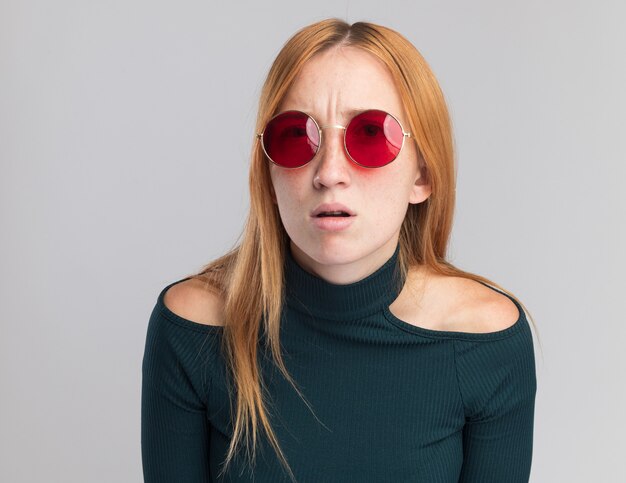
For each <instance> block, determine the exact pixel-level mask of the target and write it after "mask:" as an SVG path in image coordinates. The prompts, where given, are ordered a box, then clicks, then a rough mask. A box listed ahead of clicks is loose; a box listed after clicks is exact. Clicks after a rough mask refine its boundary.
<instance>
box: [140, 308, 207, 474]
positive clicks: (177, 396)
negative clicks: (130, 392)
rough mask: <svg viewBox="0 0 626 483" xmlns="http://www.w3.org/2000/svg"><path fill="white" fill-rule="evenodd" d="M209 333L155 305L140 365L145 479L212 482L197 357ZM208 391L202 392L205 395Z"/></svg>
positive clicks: (203, 381)
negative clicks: (177, 320)
mask: <svg viewBox="0 0 626 483" xmlns="http://www.w3.org/2000/svg"><path fill="white" fill-rule="evenodd" d="M208 335H209V334H207V333H204V334H203V333H201V332H200V331H194V330H192V329H190V328H189V327H183V326H181V325H177V324H176V323H174V322H173V321H172V320H169V319H168V318H167V317H166V315H165V314H164V313H163V311H162V309H161V308H160V307H159V305H158V304H157V306H156V307H155V308H154V310H153V312H152V315H151V317H150V320H149V323H148V329H147V336H146V344H145V351H144V356H143V363H142V390H141V453H142V463H143V475H144V481H145V482H146V483H166V482H167V483H174V482H186V483H204V482H208V481H210V472H209V434H210V433H209V429H210V426H209V422H208V418H207V407H206V394H207V390H206V387H207V386H208V382H207V379H208V378H206V377H202V376H201V371H200V370H199V367H200V366H199V365H198V364H199V361H200V360H201V359H202V358H201V357H197V356H198V354H199V351H200V350H201V348H202V341H203V340H204V338H205V337H207V336H208ZM203 394H204V396H203Z"/></svg>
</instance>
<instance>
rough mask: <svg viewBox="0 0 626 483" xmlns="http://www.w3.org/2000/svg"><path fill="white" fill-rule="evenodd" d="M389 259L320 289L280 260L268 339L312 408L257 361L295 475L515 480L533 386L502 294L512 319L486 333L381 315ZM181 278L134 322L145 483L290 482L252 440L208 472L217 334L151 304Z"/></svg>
mask: <svg viewBox="0 0 626 483" xmlns="http://www.w3.org/2000/svg"><path fill="white" fill-rule="evenodd" d="M398 253H399V245H398V246H397V248H396V251H395V252H394V254H393V256H392V257H391V258H390V259H389V260H388V261H387V262H386V263H385V264H384V265H382V266H381V267H380V268H378V269H377V270H376V271H375V272H374V273H372V274H371V275H369V276H368V277H366V278H364V279H363V280H360V281H358V282H355V283H351V284H347V285H336V284H332V283H329V282H326V281H325V280H323V279H321V278H319V277H317V276H315V275H313V274H311V273H309V272H307V271H305V270H304V269H303V268H302V267H300V266H299V265H298V263H297V262H296V261H295V260H294V259H293V257H292V256H291V254H290V253H288V254H287V257H286V259H285V279H286V299H285V302H286V303H285V306H284V310H283V314H282V319H281V345H282V349H283V354H284V357H285V363H286V365H287V369H288V370H289V373H290V374H291V375H292V376H293V377H294V379H295V381H296V383H297V384H298V387H299V388H300V390H301V391H302V392H303V393H304V396H305V397H306V398H307V401H308V402H309V403H310V404H311V406H312V409H313V411H314V413H315V414H312V413H311V411H310V410H309V408H308V407H307V406H306V404H305V403H304V402H303V401H302V399H301V398H300V397H299V396H298V395H297V394H296V392H295V391H294V390H293V388H292V387H291V386H290V384H289V383H288V382H287V381H286V380H285V379H284V378H283V376H282V374H280V372H279V371H278V370H277V369H276V368H274V367H273V365H272V363H271V359H270V358H268V357H265V356H264V355H263V354H264V352H263V350H261V351H260V357H259V361H260V364H261V369H262V374H263V377H264V381H265V383H266V384H267V387H268V390H269V394H270V396H271V401H269V402H270V407H269V410H270V417H271V420H272V423H273V428H274V430H275V431H276V434H277V436H278V438H279V442H280V444H281V447H282V449H283V451H284V453H285V455H286V457H287V460H288V462H289V463H290V465H291V468H292V470H293V472H294V475H295V477H296V479H297V481H298V482H299V483H317V482H390V483H398V482H424V483H438V482H442V483H444V482H445V483H453V482H454V483H456V482H463V483H470V482H471V483H516V482H527V481H528V478H529V474H530V468H531V459H532V447H533V419H534V406H535V394H536V387H537V386H536V384H537V383H536V376H535V358H534V348H533V339H532V335H531V331H530V327H529V324H528V322H527V320H526V317H525V314H524V311H523V309H522V307H521V306H520V305H519V304H518V303H517V302H516V301H515V300H514V299H511V300H513V302H514V303H515V304H516V305H517V307H518V309H519V314H520V315H519V318H518V320H517V321H516V323H515V324H514V325H512V326H511V327H509V328H507V329H504V330H500V331H498V332H490V333H466V332H446V331H437V330H430V329H425V328H420V327H416V326H414V325H411V324H409V323H407V322H404V321H402V320H400V319H398V318H397V317H395V316H394V315H393V314H392V313H391V311H390V310H389V305H390V304H391V303H392V302H393V300H395V299H396V297H397V296H398V294H399V292H400V289H401V286H402V283H403V281H402V280H400V279H399V277H398V275H397V273H398V272H397V270H396V268H397V260H398ZM183 280H186V279H182V280H179V281H177V282H174V283H172V284H170V285H168V286H166V287H165V288H164V289H163V290H162V291H161V293H160V294H159V296H158V298H157V302H156V306H155V307H154V310H153V311H152V315H151V317H150V321H149V325H148V331H147V340H146V347H145V353H144V359H143V386H142V432H141V444H142V457H143V471H144V477H145V481H146V482H148V483H157V482H158V483H165V482H168V483H170V482H181V483H183V482H184V483H200V482H208V481H216V482H217V481H220V482H221V481H228V482H243V481H246V482H248V481H255V482H263V483H265V482H267V483H275V482H287V481H290V480H289V478H288V477H287V475H286V473H285V472H284V471H283V468H282V467H281V465H280V462H279V460H278V459H277V457H276V455H275V453H274V451H273V448H272V447H271V446H270V445H269V442H268V441H267V440H266V439H265V435H264V434H263V433H262V434H261V436H262V438H261V440H260V443H261V444H260V447H259V451H260V453H259V454H257V460H256V464H255V466H254V467H252V468H249V467H247V466H246V465H245V461H246V460H245V459H244V455H245V452H242V453H240V454H239V455H238V456H237V457H236V458H235V460H234V461H233V462H232V463H231V465H230V466H229V470H228V471H227V473H226V475H225V476H223V477H221V478H218V473H219V472H220V469H221V466H220V465H221V463H222V461H223V459H224V457H225V454H226V450H227V448H228V444H229V440H230V435H231V434H232V422H231V418H230V409H229V400H228V386H227V385H226V370H225V364H224V360H223V358H222V356H221V355H220V340H221V337H222V330H223V329H222V328H221V327H219V326H207V325H202V324H198V323H195V322H192V321H190V320H187V319H184V318H182V317H179V316H178V315H176V314H174V313H173V312H172V311H170V310H169V309H168V308H167V307H166V306H165V305H164V303H163V296H164V294H165V292H166V291H167V289H168V288H170V287H171V286H172V285H174V284H176V283H180V282H182V281H183ZM491 288H492V289H493V290H496V289H495V288H493V287H491ZM505 295H506V294H505ZM507 296H508V295H507ZM261 347H262V348H263V347H265V345H264V344H263V342H261ZM266 356H267V354H266Z"/></svg>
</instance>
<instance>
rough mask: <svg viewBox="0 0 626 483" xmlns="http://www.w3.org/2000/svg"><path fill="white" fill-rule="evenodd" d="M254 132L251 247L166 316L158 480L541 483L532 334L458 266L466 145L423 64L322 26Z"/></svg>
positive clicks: (284, 68) (149, 387) (276, 79)
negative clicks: (535, 475)
mask: <svg viewBox="0 0 626 483" xmlns="http://www.w3.org/2000/svg"><path fill="white" fill-rule="evenodd" d="M256 133H257V136H256V139H255V145H254V148H253V153H252V157H251V167H250V178H249V183H250V202H251V206H250V213H249V215H248V219H247V222H246V225H245V232H244V234H243V238H242V241H241V243H240V244H239V245H238V246H236V247H235V248H234V249H232V250H231V251H230V252H229V253H227V254H226V255H224V256H222V257H221V258H219V259H217V260H215V261H213V262H212V263H210V264H209V265H207V266H206V267H204V269H203V270H202V271H201V272H200V273H198V274H194V275H192V276H189V277H186V278H184V279H181V280H178V281H176V282H174V283H172V284H170V285H168V286H167V287H165V288H164V289H163V290H162V292H161V293H160V295H159V297H158V299H157V303H156V306H155V308H154V310H153V312H152V315H151V318H150V322H149V326H148V334H147V342H146V348H145V354H144V360H143V389H142V453H143V468H144V476H145V480H146V481H147V482H174V481H176V482H178V481H180V482H189V483H193V482H205V481H237V482H239V481H258V482H280V481H297V482H343V481H346V482H348V481H349V482H428V483H434V482H446V483H448V482H450V483H451V482H481V483H489V482H493V483H496V482H497V483H503V482H507V483H512V482H527V481H528V478H529V474H530V468H531V458H532V444H533V419H534V404H535V394H536V376H535V359H534V348H533V338H532V332H531V330H530V324H529V323H528V321H527V319H526V317H525V312H524V306H523V304H522V303H521V302H519V301H518V300H517V299H516V298H514V297H513V296H512V295H510V294H509V293H508V292H506V291H505V290H504V289H503V288H501V287H499V285H497V284H495V283H494V282H491V281H490V280H488V279H487V278H485V277H482V276H479V275H475V274H471V273H468V272H464V271H463V270H460V269H458V268H456V267H454V266H453V265H452V264H451V263H449V262H448V261H446V249H447V246H448V241H449V237H450V231H451V226H452V219H453V209H454V202H455V165H454V156H453V139H452V134H451V127H450V120H449V116H448V111H447V108H446V104H445V101H444V97H443V94H442V92H441V90H440V87H439V85H438V83H437V81H436V79H435V77H434V75H433V73H432V72H431V70H430V68H429V67H428V65H427V63H426V62H425V60H424V59H423V58H422V56H421V55H420V53H419V52H418V51H417V50H416V49H415V47H414V46H413V45H411V44H410V43H409V42H408V41H407V40H406V39H405V38H404V37H402V36H401V35H400V34H398V33H397V32H395V31H393V30H391V29H389V28H385V27H383V26H380V25H375V24H371V23H365V22H357V23H354V24H352V25H349V24H347V23H345V22H343V21H341V20H338V19H329V20H324V21H321V22H317V23H315V24H313V25H310V26H308V27H306V28H304V29H302V30H300V31H299V32H297V33H296V34H295V35H294V36H293V37H292V38H291V39H290V40H289V41H288V42H287V43H286V45H285V46H284V47H283V49H282V50H281V52H280V53H279V54H278V57H277V58H276V60H275V61H274V63H273V65H272V67H271V69H270V72H269V74H268V77H267V79H266V81H265V84H264V86H263V90H262V94H261V99H260V103H259V112H258V118H257V131H256ZM495 287H498V288H497V289H496V288H495Z"/></svg>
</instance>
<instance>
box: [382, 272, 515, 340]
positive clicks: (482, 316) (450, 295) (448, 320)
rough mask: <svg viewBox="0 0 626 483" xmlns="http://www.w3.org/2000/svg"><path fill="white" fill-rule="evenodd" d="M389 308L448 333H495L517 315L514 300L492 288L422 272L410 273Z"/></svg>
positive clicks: (412, 321)
mask: <svg viewBox="0 0 626 483" xmlns="http://www.w3.org/2000/svg"><path fill="white" fill-rule="evenodd" d="M415 273H417V272H415ZM389 310H390V311H391V312H392V314H393V315H395V316H396V317H398V318H399V319H401V320H402V321H404V322H407V323H409V324H411V325H414V326H416V327H422V328H425V329H430V330H439V331H450V332H470V333H487V332H497V331H500V330H504V329H506V328H508V327H511V326H512V325H514V324H515V323H516V322H517V320H518V319H519V317H520V313H519V310H518V309H517V306H516V305H515V304H514V303H513V301H511V299H509V298H508V297H507V296H506V295H504V294H502V293H501V292H499V291H497V290H496V289H494V288H490V287H487V286H486V285H483V284H482V283H480V282H477V281H475V280H471V279H467V278H463V277H450V276H444V275H440V274H434V273H428V275H424V272H423V271H421V272H420V274H419V275H415V274H413V275H409V277H408V278H407V283H406V284H405V287H404V288H403V289H402V291H401V293H400V295H399V296H398V298H397V299H396V300H395V301H394V302H393V303H392V304H391V305H390V306H389Z"/></svg>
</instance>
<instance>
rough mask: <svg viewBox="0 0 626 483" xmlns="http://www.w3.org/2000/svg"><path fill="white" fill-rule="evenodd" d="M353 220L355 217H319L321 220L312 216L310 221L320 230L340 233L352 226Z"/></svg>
mask: <svg viewBox="0 0 626 483" xmlns="http://www.w3.org/2000/svg"><path fill="white" fill-rule="evenodd" d="M355 218H356V217H355V216H330V217H321V218H318V217H316V216H312V217H311V221H312V222H313V224H314V225H315V226H317V227H318V228H319V229H320V230H324V231H341V230H345V229H346V228H348V227H349V226H350V225H352V223H353V222H354V219H355Z"/></svg>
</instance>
